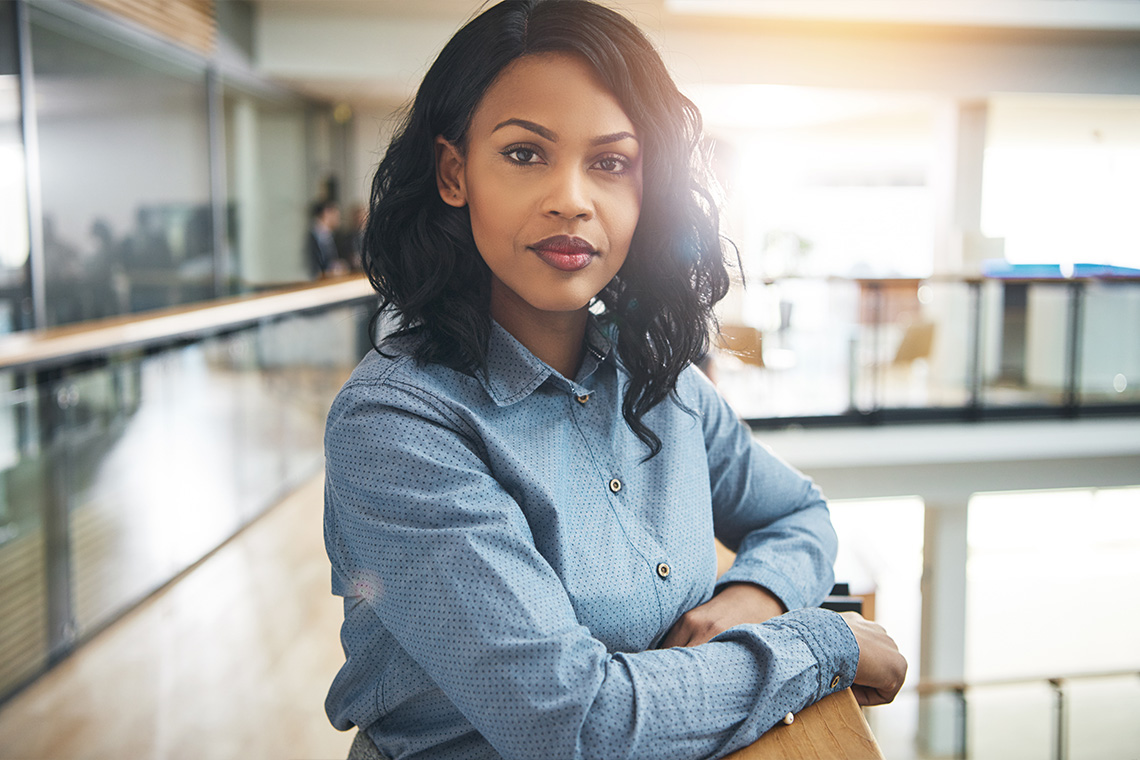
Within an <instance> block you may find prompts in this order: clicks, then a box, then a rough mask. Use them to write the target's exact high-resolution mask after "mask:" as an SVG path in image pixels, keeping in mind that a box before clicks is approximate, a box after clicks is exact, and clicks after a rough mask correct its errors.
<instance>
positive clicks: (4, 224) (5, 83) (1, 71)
mask: <svg viewBox="0 0 1140 760" xmlns="http://www.w3.org/2000/svg"><path fill="white" fill-rule="evenodd" d="M18 50H19V46H18V45H17V35H16V5H15V3H0V334H3V333H6V332H12V331H13V330H19V329H22V328H24V327H27V326H29V325H30V324H31V321H32V302H31V290H30V286H29V278H28V255H29V252H30V246H29V242H28V200H27V199H28V187H27V172H26V170H25V167H24V161H25V156H24V141H23V132H22V127H21V124H20V114H21V110H20V61H19V56H18V54H17V52H18Z"/></svg>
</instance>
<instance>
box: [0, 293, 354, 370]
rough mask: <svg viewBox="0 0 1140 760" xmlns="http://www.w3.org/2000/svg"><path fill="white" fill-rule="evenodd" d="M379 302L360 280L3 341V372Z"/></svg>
mask: <svg viewBox="0 0 1140 760" xmlns="http://www.w3.org/2000/svg"><path fill="white" fill-rule="evenodd" d="M371 297H375V292H374V291H373V290H372V286H371V285H370V284H369V282H368V280H367V279H365V278H364V277H362V276H360V275H352V276H348V277H338V278H330V279H327V280H322V281H320V282H316V283H307V284H305V285H302V286H298V287H292V288H287V289H282V290H276V291H273V292H270V293H259V294H250V295H244V296H235V297H233V298H225V299H219V300H214V301H207V302H204V303H198V304H192V305H188V306H181V307H176V308H171V309H162V310H159V311H152V312H147V313H145V314H139V315H125V316H121V317H112V318H109V319H100V320H93V321H90V322H83V323H81V324H76V325H68V326H65V327H54V328H49V329H46V330H27V331H24V332H18V333H11V334H8V335H4V336H0V370H4V369H9V370H10V369H22V370H29V369H48V368H51V367H59V366H64V365H67V364H72V363H76V362H78V361H83V360H85V359H91V358H97V357H101V356H106V355H108V354H112V353H115V352H119V351H125V350H132V349H139V348H145V347H147V346H155V345H161V344H163V343H170V342H174V341H179V340H185V339H192V338H198V337H206V336H209V335H213V334H217V333H219V332H225V331H228V330H234V329H238V328H241V327H245V326H248V325H252V324H256V323H258V322H262V321H265V320H270V319H275V318H280V317H284V316H288V315H290V314H295V313H298V312H304V311H309V310H312V309H320V308H326V307H330V306H336V305H338V304H347V303H352V302H355V301H362V300H367V299H368V298H371Z"/></svg>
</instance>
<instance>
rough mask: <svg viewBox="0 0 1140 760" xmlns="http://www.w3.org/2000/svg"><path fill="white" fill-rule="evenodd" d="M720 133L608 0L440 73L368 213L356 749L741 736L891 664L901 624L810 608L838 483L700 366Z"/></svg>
mask: <svg viewBox="0 0 1140 760" xmlns="http://www.w3.org/2000/svg"><path fill="white" fill-rule="evenodd" d="M699 145H700V118H699V115H698V113H697V111H696V109H695V107H694V106H693V105H692V104H691V103H690V102H689V101H687V100H686V99H685V98H684V97H683V96H682V95H681V94H680V93H679V92H678V91H677V89H676V87H675V86H674V84H673V83H672V81H671V80H670V78H669V76H668V74H667V73H666V71H665V68H664V66H663V64H662V62H661V60H660V58H659V57H658V55H657V54H656V52H655V51H654V50H653V48H652V47H651V45H650V44H649V43H648V42H647V41H646V39H645V38H644V36H643V35H642V34H641V33H640V32H639V31H638V30H637V29H636V27H634V26H633V25H632V24H631V23H630V22H628V21H627V20H626V19H624V18H623V17H622V16H620V15H618V14H616V13H614V12H612V11H610V10H607V9H605V8H603V7H601V6H598V5H595V4H593V3H590V2H587V1H586V0H545V1H543V0H507V2H503V3H500V4H498V5H496V6H494V7H492V8H490V9H489V10H487V11H486V12H484V13H483V14H482V15H480V16H478V17H477V18H475V19H474V20H473V21H471V22H470V23H469V24H467V25H466V26H465V27H464V28H463V29H461V30H460V31H459V32H458V33H457V34H456V35H455V37H454V38H453V39H452V40H451V41H450V42H449V43H448V44H447V46H446V47H445V48H444V50H443V51H442V52H441V53H440V55H439V57H438V59H437V60H436V61H435V63H434V64H433V66H432V67H431V69H430V71H429V72H428V73H427V76H426V77H425V79H424V81H423V84H422V85H421V87H420V90H419V92H418V94H417V96H416V99H415V101H414V103H413V105H412V107H411V109H410V112H409V113H408V115H407V118H406V121H405V123H404V125H403V127H402V129H401V130H400V132H399V134H398V135H397V136H396V138H395V139H394V140H393V141H392V144H391V146H390V147H389V149H388V152H387V154H386V156H385V157H384V160H383V161H382V162H381V164H380V166H379V169H378V170H377V173H376V178H375V181H374V183H373V188H372V200H371V209H370V215H369V221H368V226H367V229H366V233H365V238H364V264H365V268H366V271H367V272H368V275H369V277H370V279H371V281H372V283H373V284H374V286H375V287H376V289H377V291H378V292H379V293H380V295H381V296H382V297H383V300H384V305H385V309H387V310H389V311H390V312H391V313H393V314H394V315H395V317H396V318H397V320H398V329H397V330H395V331H394V332H393V333H392V334H391V335H390V336H389V337H388V338H387V339H386V340H385V341H384V342H383V344H382V345H381V346H380V347H379V349H378V351H377V352H374V353H370V354H369V356H368V357H366V358H365V359H364V361H363V362H361V364H360V366H359V367H358V368H357V369H356V371H355V373H354V374H353V376H352V378H351V379H350V380H349V381H348V383H347V384H346V385H345V387H344V389H343V390H342V391H341V393H340V395H339V396H338V397H337V399H336V401H335V402H334V404H333V407H332V410H331V411H330V414H329V420H328V428H327V433H326V454H327V481H326V510H325V540H326V545H327V548H328V553H329V557H330V559H331V561H332V566H333V591H334V593H336V594H338V595H341V596H343V597H344V614H345V621H344V626H343V628H342V635H341V638H342V643H343V646H344V650H345V655H346V663H345V665H344V667H343V668H342V669H341V671H340V673H339V674H338V675H337V677H336V680H335V681H334V683H333V685H332V688H331V690H330V692H329V696H328V700H327V704H326V707H327V711H328V714H329V717H330V719H331V720H332V722H333V724H334V725H335V726H336V727H338V728H340V729H348V728H350V727H352V726H354V725H355V726H358V727H360V729H361V732H360V735H359V737H358V742H357V745H354V746H355V747H356V749H354V752H355V751H360V749H361V747H362V745H367V744H375V747H377V748H379V751H380V752H381V753H382V754H383V756H386V757H390V758H407V757H431V758H498V757H506V758H526V759H527V760H535V759H537V758H542V759H545V758H577V757H597V758H633V757H644V758H700V757H719V756H722V755H724V754H727V753H729V752H731V751H733V750H735V749H738V748H740V747H742V746H745V745H747V744H749V743H751V742H752V741H754V740H755V739H756V738H757V737H758V736H759V735H760V734H761V733H763V732H764V731H765V730H767V729H768V728H770V727H771V726H773V725H774V724H775V723H777V722H778V721H779V720H780V719H781V718H783V717H784V716H785V715H786V714H787V713H789V712H795V711H797V710H800V709H802V708H803V707H804V706H806V705H808V704H810V703H812V702H814V701H815V700H818V699H820V698H821V697H823V696H825V695H827V694H829V693H831V692H834V691H838V690H840V689H845V688H847V687H849V686H851V685H852V684H853V683H854V684H856V690H857V694H858V696H859V698H860V700H861V701H863V702H864V703H865V704H871V703H876V702H884V701H890V700H891V699H892V698H893V696H894V694H895V693H896V692H897V690H898V688H899V686H900V685H901V683H902V679H903V675H904V673H905V668H906V664H905V662H904V661H903V659H902V657H901V656H899V654H898V652H897V649H896V648H895V647H894V644H893V642H891V640H890V639H889V638H888V637H887V636H886V634H885V633H884V632H883V631H882V629H881V628H879V627H878V626H875V625H874V624H871V623H868V622H866V621H864V620H862V618H859V617H858V616H854V615H848V616H840V615H837V614H835V613H832V612H828V611H825V610H822V609H819V608H817V607H815V605H817V604H819V602H820V601H821V600H822V598H823V597H824V595H825V594H826V593H827V591H828V590H829V589H830V587H831V585H832V574H831V565H832V562H833V560H834V554H835V535H834V532H833V531H832V529H831V525H830V522H829V519H828V512H827V507H826V504H825V503H824V501H823V499H822V497H821V495H820V493H819V491H818V490H817V489H816V488H815V487H814V486H813V485H812V484H811V482H810V481H808V480H807V479H806V478H804V477H803V476H802V475H800V474H799V473H797V472H795V471H794V470H792V469H791V468H789V467H788V466H787V465H785V464H783V463H782V462H781V461H780V460H778V459H776V458H775V457H774V456H773V455H772V454H770V453H769V452H768V451H767V450H765V449H764V448H763V447H762V446H760V445H758V444H757V443H755V442H754V441H753V439H752V437H751V435H750V433H749V431H748V429H747V428H746V427H745V426H743V425H742V424H741V423H740V422H739V421H738V420H737V419H736V417H735V416H734V415H733V413H732V411H731V410H730V409H729V407H728V406H726V405H725V403H724V402H723V401H722V400H721V399H720V398H719V397H718V396H717V394H716V392H715V390H714V389H713V388H712V386H711V384H710V383H709V382H708V381H707V380H706V379H705V378H704V376H703V375H701V374H700V372H699V371H697V370H696V369H694V368H692V367H691V362H692V361H693V360H694V359H695V358H697V357H698V356H700V355H701V353H702V352H703V351H704V350H705V349H706V348H707V341H708V337H707V336H708V334H709V329H710V324H711V321H712V307H713V305H714V304H715V303H716V302H717V301H718V300H719V299H720V298H721V297H723V296H724V294H725V291H726V289H727V286H728V277H727V273H726V270H725V263H724V251H723V249H722V244H721V239H720V237H719V231H718V219H717V213H716V208H715V206H714V204H713V202H712V200H711V196H710V194H709V192H708V191H707V189H706V187H705V185H704V180H703V172H702V164H701V161H700V152H699ZM714 535H715V536H717V537H718V538H720V539H721V540H722V541H723V542H724V543H725V544H727V545H728V546H729V547H730V548H732V549H735V550H736V551H737V552H738V555H737V559H736V562H735V564H734V565H733V567H732V568H731V569H730V570H729V571H728V572H727V573H726V574H725V575H724V576H722V577H720V578H719V579H718V578H717V577H716V557H715V552H714V548H713V536H714ZM369 740H370V741H369ZM373 751H374V750H373Z"/></svg>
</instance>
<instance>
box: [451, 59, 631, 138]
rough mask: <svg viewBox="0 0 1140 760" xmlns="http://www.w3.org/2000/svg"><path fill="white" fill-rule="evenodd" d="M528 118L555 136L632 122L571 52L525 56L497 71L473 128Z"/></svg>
mask: <svg viewBox="0 0 1140 760" xmlns="http://www.w3.org/2000/svg"><path fill="white" fill-rule="evenodd" d="M518 122H530V123H532V124H537V125H541V126H543V127H544V128H545V129H547V130H549V131H550V132H552V133H554V136H555V138H562V137H570V136H575V137H585V138H593V137H596V136H598V135H608V134H615V133H619V132H628V133H630V134H634V135H636V130H635V129H634V125H633V122H632V121H630V119H629V117H628V116H627V115H626V113H625V111H624V109H623V108H622V106H621V103H620V102H619V101H618V99H617V97H616V96H615V95H614V94H613V93H612V92H611V91H610V90H609V89H608V88H607V87H606V84H605V83H604V82H603V81H602V78H601V77H600V76H598V73H597V72H596V71H595V70H594V68H593V67H592V66H591V65H590V64H589V63H588V62H587V61H586V60H585V59H584V58H582V57H581V56H578V55H575V54H572V53H543V54H538V55H528V56H523V57H522V58H519V59H517V60H515V61H514V62H512V63H511V64H510V65H509V66H507V67H506V68H505V69H503V71H502V72H501V73H500V74H499V76H498V77H496V79H495V81H494V82H492V84H491V86H490V87H489V88H488V89H487V92H486V93H485V94H484V96H483V99H482V100H481V101H480V103H479V105H478V107H477V108H476V109H475V113H474V116H473V118H472V130H473V131H475V132H478V133H480V134H483V135H489V134H491V133H492V132H494V131H496V130H497V129H500V128H508V127H510V126H518Z"/></svg>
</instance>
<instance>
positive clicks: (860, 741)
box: [727, 689, 883, 760]
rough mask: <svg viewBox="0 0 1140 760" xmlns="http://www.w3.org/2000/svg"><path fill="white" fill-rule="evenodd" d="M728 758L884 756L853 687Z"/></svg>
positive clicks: (859, 759)
mask: <svg viewBox="0 0 1140 760" xmlns="http://www.w3.org/2000/svg"><path fill="white" fill-rule="evenodd" d="M727 760H883V753H882V751H881V750H880V749H879V743H878V742H877V741H875V736H874V734H872V733H871V728H870V726H868V725H867V720H866V718H864V717H863V710H862V709H861V708H860V707H859V704H858V703H857V702H856V701H855V695H854V694H853V693H852V692H851V690H850V689H846V690H844V691H840V692H836V693H835V694H831V695H829V696H827V697H824V698H823V699H821V700H820V701H818V702H816V703H815V704H814V705H810V706H808V707H806V708H804V709H803V710H802V711H800V712H799V713H797V714H796V719H795V721H794V722H793V723H792V725H790V726H785V725H784V724H783V723H778V724H777V725H776V726H775V727H774V728H772V729H771V730H770V731H768V732H767V733H765V734H764V735H763V736H761V737H760V738H759V739H757V740H756V741H755V742H754V743H753V744H751V745H749V746H747V747H745V748H744V749H741V750H738V751H736V752H733V753H732V754H731V755H729V756H728V758H727Z"/></svg>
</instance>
